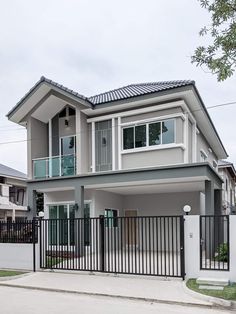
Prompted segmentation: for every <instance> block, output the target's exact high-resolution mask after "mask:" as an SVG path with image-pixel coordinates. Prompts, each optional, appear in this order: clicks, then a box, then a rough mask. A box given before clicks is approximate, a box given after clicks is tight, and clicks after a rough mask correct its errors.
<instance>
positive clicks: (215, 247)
mask: <svg viewBox="0 0 236 314" xmlns="http://www.w3.org/2000/svg"><path fill="white" fill-rule="evenodd" d="M216 222H217V217H216V216H214V223H213V238H214V239H213V254H214V255H213V264H214V269H215V268H216V259H215V253H216V250H217V247H218V244H217V245H216Z"/></svg>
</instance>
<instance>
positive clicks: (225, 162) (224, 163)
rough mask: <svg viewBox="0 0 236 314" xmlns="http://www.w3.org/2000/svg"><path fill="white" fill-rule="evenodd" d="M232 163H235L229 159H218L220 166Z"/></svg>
mask: <svg viewBox="0 0 236 314" xmlns="http://www.w3.org/2000/svg"><path fill="white" fill-rule="evenodd" d="M231 165H233V163H232V162H229V161H227V160H223V159H221V160H219V161H218V166H220V167H224V166H226V167H227V166H231Z"/></svg>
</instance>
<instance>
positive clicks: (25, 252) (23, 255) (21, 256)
mask: <svg viewBox="0 0 236 314" xmlns="http://www.w3.org/2000/svg"><path fill="white" fill-rule="evenodd" d="M35 253H36V259H35V261H36V270H37V269H39V245H38V244H35ZM0 268H1V269H3V268H8V269H19V270H29V271H33V244H32V243H30V244H24V243H0Z"/></svg>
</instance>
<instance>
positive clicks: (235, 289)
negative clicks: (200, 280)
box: [186, 279, 236, 301]
mask: <svg viewBox="0 0 236 314" xmlns="http://www.w3.org/2000/svg"><path fill="white" fill-rule="evenodd" d="M186 285H187V287H188V288H189V289H191V290H193V291H196V292H199V293H201V294H205V295H209V296H211V297H216V298H221V299H225V300H233V301H236V283H233V284H230V285H229V286H227V287H224V290H222V291H217V290H203V289H199V285H198V284H197V283H196V279H189V280H188V281H187V283H186Z"/></svg>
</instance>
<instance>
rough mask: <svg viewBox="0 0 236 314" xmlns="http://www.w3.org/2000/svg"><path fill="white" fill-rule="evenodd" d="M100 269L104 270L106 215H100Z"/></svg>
mask: <svg viewBox="0 0 236 314" xmlns="http://www.w3.org/2000/svg"><path fill="white" fill-rule="evenodd" d="M99 218H100V271H102V272H104V270H105V268H104V216H102V215H100V216H99Z"/></svg>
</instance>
